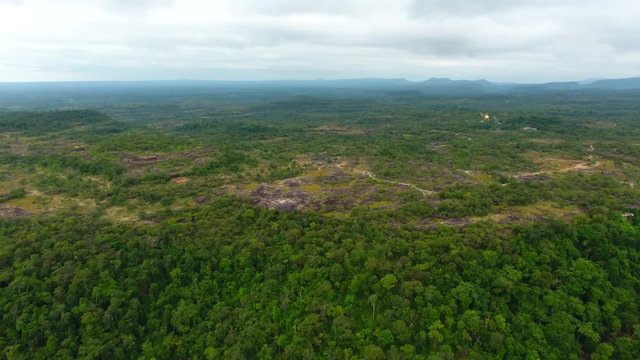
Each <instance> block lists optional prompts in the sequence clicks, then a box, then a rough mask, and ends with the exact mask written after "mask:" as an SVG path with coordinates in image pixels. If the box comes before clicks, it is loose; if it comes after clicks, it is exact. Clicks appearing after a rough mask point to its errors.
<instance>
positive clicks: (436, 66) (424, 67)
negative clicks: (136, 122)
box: [0, 0, 640, 81]
mask: <svg viewBox="0 0 640 360" xmlns="http://www.w3.org/2000/svg"><path fill="white" fill-rule="evenodd" d="M8 1H9V2H8ZM16 1H19V0H0V5H2V4H8V3H11V4H15V3H16ZM51 1H53V0H51ZM41 3H47V0H30V1H26V2H22V7H23V9H25V10H26V11H28V12H30V13H33V14H36V15H39V16H40V18H42V19H45V21H46V19H53V18H55V21H54V20H51V23H46V22H45V23H42V24H40V25H38V26H40V28H38V27H35V28H25V29H24V31H23V32H12V33H10V34H9V33H6V32H5V34H6V36H3V37H0V70H1V71H0V81H7V80H16V79H20V78H21V77H22V78H29V79H31V78H32V77H34V76H36V75H34V74H37V76H42V79H45V80H46V79H50V78H55V77H56V76H60V75H58V74H64V76H70V77H73V76H71V75H73V74H76V76H78V77H80V78H84V79H86V78H100V79H105V78H107V79H108V78H114V79H140V78H148V79H153V78H188V77H194V78H225V79H233V78H237V79H246V78H282V77H300V78H317V77H324V76H330V77H357V76H363V77H365V76H368V77H376V76H389V77H408V78H414V79H415V78H418V79H419V78H425V77H430V76H449V77H454V78H455V77H457V78H461V77H472V78H480V77H483V78H488V79H495V80H527V81H532V80H555V79H562V78H564V77H571V78H574V77H575V78H581V77H607V76H627V75H628V76H630V75H637V74H638V72H640V61H638V57H639V56H640V55H639V54H640V38H639V36H640V35H638V34H640V25H639V24H638V22H637V15H634V14H637V11H635V10H638V9H637V7H638V5H636V4H637V2H636V1H635V0H612V1H609V2H607V6H606V7H605V6H602V5H601V3H600V2H598V1H597V0H583V1H578V0H556V1H553V2H551V1H548V0H533V1H506V0H485V1H478V0H476V1H463V0H448V1H446V2H445V1H442V0H342V1H338V0H325V1H318V0H314V1H311V0H298V1H285V0H271V1H267V0H215V1H206V0H175V1H172V0H133V1H131V0H130V1H125V0H96V2H92V3H90V4H91V5H87V2H85V1H82V0H67V1H60V3H64V5H65V6H66V7H65V9H64V10H59V11H60V13H59V14H56V16H50V14H47V13H45V11H44V10H41V9H40V7H38V6H37V5H38V4H41ZM49 4H53V3H52V2H50V3H49ZM56 5H57V3H56ZM10 6H11V5H10ZM67 8H68V9H67ZM87 8H90V9H91V10H93V11H90V12H85V10H86V9H87ZM174 9H178V10H179V11H178V12H175V13H174V11H173V10H174ZM67 10H69V13H70V15H66V14H67ZM39 12H42V13H39ZM85 13H87V15H86V17H85ZM96 13H97V14H98V15H96ZM102 13H104V14H102ZM114 14H117V16H113V15H114ZM2 20H3V19H2V14H1V12H0V31H2V29H3V28H2ZM9 20H11V19H9ZM58 22H59V23H61V24H63V25H65V26H62V27H58V26H56V25H57V23H58ZM51 29H54V30H55V31H56V32H55V33H52V32H51ZM70 54H72V55H70ZM3 69H4V70H3ZM32 69H38V72H34V71H32ZM47 74H48V75H47ZM69 74H71V75H69Z"/></svg>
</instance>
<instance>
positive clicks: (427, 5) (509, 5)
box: [411, 0, 558, 16]
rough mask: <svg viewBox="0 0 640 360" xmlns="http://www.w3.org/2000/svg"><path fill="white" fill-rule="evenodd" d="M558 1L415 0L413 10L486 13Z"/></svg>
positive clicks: (468, 13) (447, 12)
mask: <svg viewBox="0 0 640 360" xmlns="http://www.w3.org/2000/svg"><path fill="white" fill-rule="evenodd" d="M554 3H556V4H557V3H558V2H557V1H551V0H524V1H514V0H481V1H468V0H413V4H412V5H411V11H412V13H413V14H415V15H431V14H449V15H455V16H460V15H474V14H476V15H484V14H487V13H489V14H490V13H500V12H506V11H510V10H513V9H521V8H531V7H534V8H535V7H544V6H549V5H553V4H554Z"/></svg>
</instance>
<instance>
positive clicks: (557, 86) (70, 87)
mask: <svg viewBox="0 0 640 360" xmlns="http://www.w3.org/2000/svg"><path fill="white" fill-rule="evenodd" d="M169 88H172V89H193V90H196V91H205V92H206V91H207V89H209V90H215V91H225V90H234V91H235V90H252V89H257V90H260V89H280V90H285V89H290V90H296V89H297V90H302V89H305V90H313V89H325V90H337V91H339V90H351V91H367V92H368V91H376V92H379V91H382V92H391V93H397V94H426V95H431V94H433V95H482V94H529V93H549V92H551V93H553V92H576V91H577V92H582V91H587V92H589V91H592V92H597V91H624V90H627V91H628V90H638V91H640V77H633V78H624V79H590V80H584V81H568V82H549V83H543V84H521V83H499V82H490V81H487V80H451V79H448V78H431V79H428V80H425V81H409V80H405V79H376V78H370V79H345V80H278V81H208V80H171V81H164V80H163V81H123V82H118V81H108V82H42V83H0V92H4V93H11V92H16V91H18V92H21V91H26V92H30V91H44V92H58V91H59V92H69V91H71V92H74V91H79V90H81V89H84V90H90V91H109V90H118V89H120V90H151V89H154V90H158V89H160V90H161V89H169Z"/></svg>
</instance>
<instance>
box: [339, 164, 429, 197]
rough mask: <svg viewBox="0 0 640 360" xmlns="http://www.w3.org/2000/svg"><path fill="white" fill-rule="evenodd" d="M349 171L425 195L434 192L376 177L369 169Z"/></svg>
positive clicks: (340, 166)
mask: <svg viewBox="0 0 640 360" xmlns="http://www.w3.org/2000/svg"><path fill="white" fill-rule="evenodd" d="M338 167H339V168H340V169H343V168H342V165H341V164H339V165H338ZM351 171H352V172H353V173H354V174H359V175H364V176H367V177H369V178H371V179H373V180H376V181H380V182H383V183H387V184H392V185H399V186H404V187H408V188H411V189H414V190H416V191H419V192H420V193H421V194H422V195H425V196H426V195H432V194H434V193H435V192H434V191H431V190H427V189H422V188H419V187H418V186H416V185H414V184H409V183H405V182H399V181H393V180H387V179H381V178H379V177H377V176H376V175H375V174H374V173H372V172H371V171H366V170H359V169H352V170H351Z"/></svg>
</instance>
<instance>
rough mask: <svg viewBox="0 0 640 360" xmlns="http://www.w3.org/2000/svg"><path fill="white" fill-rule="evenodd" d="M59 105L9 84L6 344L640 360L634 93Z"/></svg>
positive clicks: (194, 354) (3, 163)
mask: <svg viewBox="0 0 640 360" xmlns="http://www.w3.org/2000/svg"><path fill="white" fill-rule="evenodd" d="M167 91H168V90H167ZM52 99H55V101H58V102H62V103H65V104H69V103H72V104H74V106H71V107H69V106H57V107H56V106H52V104H50V103H48V102H46V101H45V102H37V101H34V103H33V104H31V105H30V106H31V107H32V108H33V109H39V110H43V111H31V110H30V108H29V107H24V108H19V109H15V108H13V107H5V108H3V107H2V104H5V102H3V101H0V318H1V319H2V321H1V322H0V349H2V350H3V351H2V352H0V358H6V359H75V358H81V359H130V358H135V359H316V358H320V359H638V358H640V219H639V218H638V216H640V212H639V209H640V191H638V188H637V184H638V181H640V143H639V142H638V139H639V138H640V137H639V136H640V123H638V121H639V120H640V119H639V118H638V114H639V113H640V105H639V104H640V103H639V102H638V94H636V93H633V92H611V93H565V94H546V93H545V94H537V95H535V96H534V95H526V96H525V95H504V94H503V95H490V96H488V95H487V96H470V97H468V98H459V97H453V96H441V97H435V96H430V97H428V96H423V95H420V93H413V92H411V93H399V94H387V93H377V92H371V93H366V92H365V93H358V94H355V93H338V94H336V93H334V92H331V91H319V90H318V92H317V93H313V92H311V93H309V92H305V93H304V94H292V93H287V92H283V91H268V90H265V89H251V90H250V91H249V90H243V91H240V90H236V91H235V92H234V91H231V92H229V93H226V94H223V93H221V92H211V93H207V92H206V91H204V90H202V89H199V90H197V91H196V90H193V91H192V92H187V91H185V90H184V89H177V90H175V92H169V93H162V92H152V91H149V92H148V93H146V95H145V93H144V92H140V93H136V95H135V97H133V96H132V97H131V99H129V100H127V99H121V98H119V97H118V94H116V93H114V94H112V96H110V97H109V96H104V94H103V93H100V96H98V95H95V96H93V97H91V96H87V97H78V98H73V99H66V98H65V99H62V100H61V99H60V98H56V97H52ZM0 100H2V99H0ZM63 100H64V101H63ZM52 101H53V100H52ZM54 105H55V104H54ZM47 109H48V110H47ZM14 110H19V111H14ZM484 112H490V113H491V119H490V121H484V119H483V118H482V117H481V115H480V114H481V113H484Z"/></svg>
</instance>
